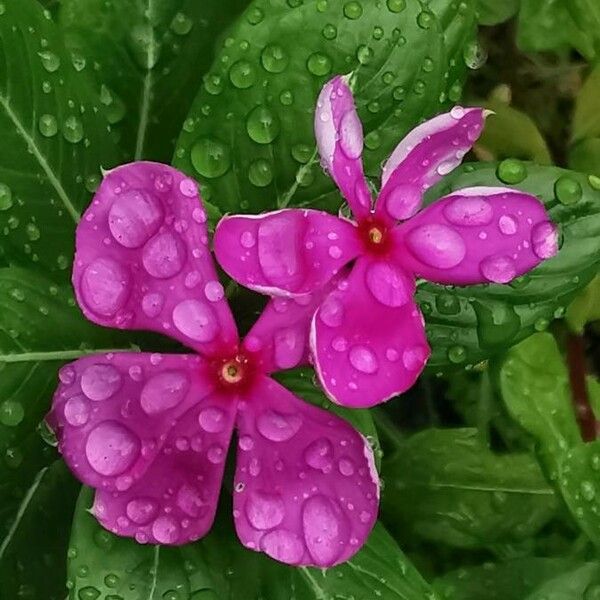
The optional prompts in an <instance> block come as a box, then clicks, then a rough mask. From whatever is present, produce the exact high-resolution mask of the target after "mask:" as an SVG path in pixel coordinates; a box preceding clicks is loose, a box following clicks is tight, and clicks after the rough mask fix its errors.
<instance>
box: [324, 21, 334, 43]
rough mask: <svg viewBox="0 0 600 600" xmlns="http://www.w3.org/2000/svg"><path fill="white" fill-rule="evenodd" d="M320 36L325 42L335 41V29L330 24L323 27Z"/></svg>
mask: <svg viewBox="0 0 600 600" xmlns="http://www.w3.org/2000/svg"><path fill="white" fill-rule="evenodd" d="M322 34H323V37H324V38H325V39H326V40H335V38H336V37H337V27H336V26H335V25H333V24H331V23H328V24H327V25H325V27H323V31H322Z"/></svg>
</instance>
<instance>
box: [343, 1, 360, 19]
mask: <svg viewBox="0 0 600 600" xmlns="http://www.w3.org/2000/svg"><path fill="white" fill-rule="evenodd" d="M362 14H363V7H362V4H361V3H360V2H357V0H351V1H350V2H346V4H344V16H345V17H346V18H348V19H352V20H354V19H360V17H362Z"/></svg>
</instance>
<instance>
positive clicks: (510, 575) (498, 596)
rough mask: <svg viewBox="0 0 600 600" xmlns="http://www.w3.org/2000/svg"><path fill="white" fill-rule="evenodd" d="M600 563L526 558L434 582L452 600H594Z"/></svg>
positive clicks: (444, 595) (596, 592)
mask: <svg viewBox="0 0 600 600" xmlns="http://www.w3.org/2000/svg"><path fill="white" fill-rule="evenodd" d="M599 583H600V563H598V562H583V561H580V560H576V559H572V558H523V559H514V560H510V561H507V562H505V563H501V564H500V563H498V564H495V563H489V564H485V565H483V566H481V567H470V568H466V569H460V570H459V571H456V572H453V573H448V574H447V575H445V576H444V577H442V578H441V579H438V580H437V581H436V582H435V589H436V590H437V591H438V592H439V594H440V596H442V597H443V598H452V600H481V599H482V598H486V599H487V600H581V599H582V598H583V599H584V600H588V599H589V600H592V599H593V598H594V597H595V596H596V595H597V594H598V591H600V587H598V584H599Z"/></svg>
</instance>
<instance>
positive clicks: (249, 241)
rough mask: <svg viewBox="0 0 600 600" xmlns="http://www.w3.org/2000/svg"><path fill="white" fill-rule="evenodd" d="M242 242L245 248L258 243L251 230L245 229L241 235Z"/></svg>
mask: <svg viewBox="0 0 600 600" xmlns="http://www.w3.org/2000/svg"><path fill="white" fill-rule="evenodd" d="M240 244H241V245H242V247H243V248H253V247H254V246H255V244H256V238H255V237H254V234H253V233H252V232H251V231H244V232H243V233H242V235H241V236H240Z"/></svg>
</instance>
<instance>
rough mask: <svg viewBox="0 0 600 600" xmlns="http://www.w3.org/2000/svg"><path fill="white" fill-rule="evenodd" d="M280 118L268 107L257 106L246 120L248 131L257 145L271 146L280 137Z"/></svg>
mask: <svg viewBox="0 0 600 600" xmlns="http://www.w3.org/2000/svg"><path fill="white" fill-rule="evenodd" d="M279 129H280V125H279V118H278V117H277V115H276V114H275V113H274V112H273V111H272V110H271V109H270V108H268V107H267V106H264V105H262V104H261V105H259V106H256V107H255V108H254V109H253V110H252V111H250V113H249V114H248V118H247V119H246V131H247V132H248V135H249V136H250V139H252V140H253V141H255V142H256V143H257V144H270V143H271V142H272V141H273V140H274V139H275V138H276V137H277V136H278V135H279Z"/></svg>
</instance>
